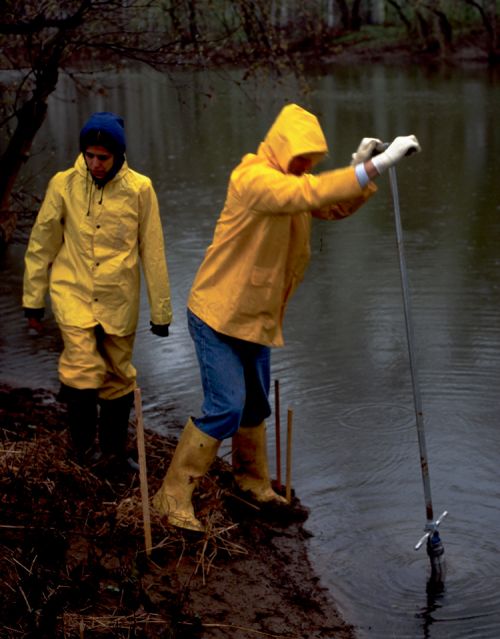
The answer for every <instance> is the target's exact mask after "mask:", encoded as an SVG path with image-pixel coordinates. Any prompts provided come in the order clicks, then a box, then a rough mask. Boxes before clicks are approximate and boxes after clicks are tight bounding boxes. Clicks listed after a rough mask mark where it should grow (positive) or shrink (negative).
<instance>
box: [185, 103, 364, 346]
mask: <svg viewBox="0 0 500 639" xmlns="http://www.w3.org/2000/svg"><path fill="white" fill-rule="evenodd" d="M327 151H328V148H327V144H326V140H325V137H324V135H323V131H322V130H321V127H320V124H319V122H318V120H317V118H316V117H315V116H314V115H312V114H311V113H309V112H307V111H305V110H304V109H302V108H301V107H299V106H297V105H295V104H290V105H288V106H286V107H284V108H283V109H282V111H281V113H280V114H279V115H278V117H277V119H276V121H275V122H274V124H273V125H272V127H271V129H270V130H269V132H268V134H267V135H266V137H265V139H264V141H263V142H262V143H261V144H260V146H259V149H258V151H257V154H247V155H245V156H244V157H243V159H242V161H241V163H240V164H239V165H238V166H237V167H236V169H234V171H233V172H232V174H231V178H230V182H229V187H228V192H227V197H226V202H225V205H224V208H223V210H222V213H221V214H220V217H219V219H218V221H217V225H216V228H215V233H214V237H213V241H212V244H211V245H210V246H209V247H208V249H207V252H206V254H205V257H204V260H203V262H202V264H201V266H200V268H199V270H198V273H197V275H196V277H195V280H194V283H193V286H192V289H191V293H190V296H189V299H188V307H189V309H190V310H191V311H192V312H193V313H194V314H195V315H197V316H198V317H199V318H200V319H202V320H203V321H204V322H205V323H206V324H208V325H209V326H211V327H212V328H213V329H215V330H216V331H219V332H221V333H224V334H226V335H230V336H233V337H237V338H240V339H243V340H247V341H250V342H256V343H258V344H264V345H267V346H282V345H283V334H282V323H283V316H284V312H285V307H286V304H287V302H288V300H289V299H290V296H291V295H292V293H293V292H294V290H295V289H296V287H297V285H298V284H299V283H300V281H301V280H302V278H303V275H304V272H305V270H306V267H307V265H308V262H309V259H310V233H311V219H312V216H315V217H320V218H323V219H341V218H343V217H346V216H348V215H351V214H352V213H354V212H355V211H356V210H357V209H358V208H359V207H360V206H361V205H362V204H363V203H364V202H365V201H366V200H367V199H368V198H369V197H370V196H371V195H372V194H373V193H374V192H375V191H376V186H375V185H374V184H373V183H372V182H370V183H369V184H368V186H367V187H365V188H364V189H362V188H361V187H360V185H359V182H358V179H357V177H356V174H355V170H354V167H348V168H344V169H338V170H332V171H325V172H323V173H320V174H319V175H311V174H304V175H302V176H300V177H297V176H295V175H292V174H289V173H288V167H289V163H290V161H291V160H292V158H293V157H295V156H298V155H304V154H314V158H315V160H316V161H319V160H320V159H322V158H323V157H324V155H325V154H326V153H327Z"/></svg>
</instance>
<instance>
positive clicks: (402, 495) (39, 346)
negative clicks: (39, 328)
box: [0, 65, 500, 639]
mask: <svg viewBox="0 0 500 639" xmlns="http://www.w3.org/2000/svg"><path fill="white" fill-rule="evenodd" d="M83 80H84V82H85V83H86V84H87V85H88V86H87V88H86V90H85V91H84V92H83V93H82V94H80V93H78V92H77V90H76V88H75V87H74V86H73V85H72V84H70V83H69V82H68V81H66V80H64V79H63V80H62V81H61V83H60V88H59V90H58V92H57V93H56V94H55V95H54V96H52V98H51V100H50V111H49V117H48V119H47V121H46V123H45V125H44V128H43V130H42V131H41V132H40V135H39V137H38V138H37V140H36V144H35V147H34V155H33V158H32V159H31V160H30V162H29V163H28V164H27V167H26V170H25V174H24V175H23V178H22V182H23V186H24V188H25V189H26V190H28V191H30V192H38V193H39V194H42V193H43V189H44V188H45V185H46V182H47V180H48V178H49V177H50V176H51V175H52V174H53V173H54V172H55V171H56V170H59V169H63V168H66V167H67V166H68V165H69V164H71V163H72V162H73V160H74V157H75V155H76V153H77V133H78V131H79V128H80V126H81V124H82V123H83V121H84V120H85V119H86V118H87V117H88V115H89V114H90V113H91V112H92V111H97V110H114V111H117V112H119V113H121V114H122V115H123V116H124V118H125V120H126V125H127V134H128V158H129V162H130V164H131V165H132V166H133V167H134V168H136V169H137V170H139V171H141V172H144V173H146V174H148V175H150V176H151V178H152V179H153V182H154V185H155V187H156V190H157V192H158V196H159V200H160V205H161V209H162V216H163V221H164V229H165V236H166V244H167V255H168V260H169V268H170V276H171V282H172V292H173V303H174V313H175V322H174V324H173V326H172V332H171V337H169V338H168V339H166V340H161V339H159V338H156V337H154V336H152V335H151V334H150V333H149V331H148V323H149V317H148V314H147V304H146V301H145V299H144V300H143V309H142V319H141V325H140V329H139V332H138V337H137V342H136V356H135V363H136V366H137V367H138V370H139V384H140V386H141V389H142V394H143V400H144V413H145V421H146V425H147V426H148V427H150V428H153V429H156V430H158V431H159V432H167V430H168V427H167V425H166V422H167V421H168V422H169V423H171V424H172V423H173V424H176V425H177V426H175V427H173V426H170V429H171V430H170V432H171V433H173V434H178V432H179V428H180V426H181V425H182V424H183V423H184V421H185V419H186V417H187V415H188V414H190V413H196V412H197V411H198V410H199V405H200V400H201V394H200V390H199V380H198V371H197V367H196V361H195V358H194V351H193V347H192V344H191V342H190V338H189V336H188V333H187V328H186V323H185V301H186V298H187V295H188V291H189V286H190V284H191V281H192V279H193V276H194V273H195V271H196V269H197V267H198V265H199V262H200V260H201V258H202V256H203V253H204V250H205V248H206V246H207V245H208V243H209V241H210V238H211V234H212V230H213V226H214V223H215V220H216V218H217V215H218V212H219V210H220V208H221V205H222V203H223V199H224V194H225V187H226V183H227V179H228V175H229V172H230V170H231V168H232V167H233V166H234V165H235V164H236V163H237V162H238V160H239V158H240V157H241V156H242V155H243V154H244V153H246V152H248V151H254V150H255V149H256V147H257V145H258V143H259V141H260V140H261V138H262V136H263V135H264V133H265V132H266V130H267V128H268V127H269V125H270V124H271V122H272V120H273V118H274V116H275V115H276V113H277V112H278V111H279V109H280V108H281V106H282V105H283V104H284V103H285V102H286V101H296V102H299V103H301V104H302V105H304V106H305V107H307V108H310V109H312V110H314V111H315V112H316V113H317V114H318V115H319V117H320V119H321V122H322V124H323V127H324V130H325V133H326V136H327V139H328V140H329V143H330V157H329V158H328V160H327V161H325V162H324V164H323V166H324V168H331V167H335V166H342V165H344V164H347V163H348V161H349V159H350V154H351V153H352V152H353V151H354V150H355V148H356V146H357V144H358V142H359V140H360V138H361V137H363V136H372V135H375V136H377V137H380V138H383V139H384V140H390V139H392V138H393V137H394V136H396V135H399V134H408V133H415V134H416V135H417V136H418V138H419V140H420V142H421V145H422V148H423V152H422V153H421V154H420V155H418V156H414V157H412V158H409V159H407V160H405V161H404V162H403V163H402V164H401V165H399V166H398V169H397V174H398V184H399V196H400V204H401V215H402V222H403V229H404V240H405V251H406V259H407V264H408V272H409V280H410V295H411V302H412V319H413V323H414V327H415V347H416V360H417V374H418V384H419V389H420V392H421V395H422V405H423V415H424V424H425V430H426V437H427V449H428V458H429V459H428V461H429V467H430V479H431V486H432V496H433V501H434V510H435V515H436V516H438V515H439V514H440V513H441V512H442V511H443V510H445V509H446V510H448V511H449V515H448V517H447V518H446V519H445V520H444V522H443V523H442V525H441V536H442V540H443V544H444V548H445V557H446V566H447V572H446V578H445V588H444V591H443V592H442V593H439V594H432V593H428V592H427V588H426V586H427V581H428V578H429V567H430V564H429V561H428V558H427V556H426V553H425V547H424V548H421V549H420V550H419V551H415V550H414V545H415V543H416V542H417V541H418V539H419V538H420V537H421V535H422V534H423V528H424V525H425V521H426V520H425V507H424V495H423V488H422V481H421V474H420V461H419V453H418V443H417V434H416V426H415V415H414V409H413V394H412V387H411V378H410V369H409V363H408V351H407V341H406V333H405V326H404V316H403V306H402V295H401V285H400V278H399V266H398V257H397V247H396V241H395V232H394V215H393V205H392V199H391V194H390V189H389V182H388V179H387V177H386V176H383V177H382V178H381V179H379V181H378V185H379V192H378V194H377V195H376V196H375V198H373V199H372V200H371V201H370V202H369V203H368V204H367V205H366V206H365V207H364V208H363V209H362V210H360V211H359V212H358V213H357V214H356V215H355V216H353V217H352V218H349V219H346V220H343V221H341V222H335V223H328V222H320V221H315V225H314V231H313V237H312V252H313V258H312V262H311V266H310V268H309V270H308V273H307V275H306V279H305V282H304V283H303V284H302V286H301V288H299V291H298V292H297V294H296V296H295V298H294V299H293V300H292V302H291V304H290V307H289V310H288V314H287V318H286V324H285V339H286V346H285V348H283V349H278V350H276V351H274V352H273V378H274V379H275V380H279V384H280V390H281V393H280V400H281V413H282V421H283V422H285V421H286V412H287V410H288V409H290V410H291V411H293V432H294V436H293V469H292V479H293V485H294V488H295V490H296V491H297V494H298V496H299V497H300V498H301V500H302V501H303V503H304V504H305V505H307V506H308V507H309V508H310V510H311V514H310V517H309V520H308V522H307V527H308V529H309V530H310V531H311V532H312V533H313V537H312V538H311V542H310V553H311V558H312V561H313V563H314V565H315V567H316V570H317V571H318V573H319V574H320V576H321V579H322V582H323V584H324V585H325V586H326V587H327V588H328V589H329V590H330V591H331V593H332V595H333V596H334V598H335V599H336V601H337V603H338V605H339V608H340V611H341V612H342V614H343V615H344V617H345V618H346V620H347V621H348V622H350V623H351V624H353V625H354V626H355V627H356V630H357V633H358V635H359V637H360V638H364V637H370V638H377V639H387V638H390V637H394V638H397V639H406V638H408V639H417V638H420V637H424V638H432V639H443V638H445V637H446V638H448V637H449V638H453V639H473V638H476V637H477V638H480V639H497V637H498V636H500V601H499V594H498V593H499V592H500V565H499V564H500V560H499V556H500V534H499V527H500V526H499V524H500V514H499V502H498V501H497V500H498V499H499V498H500V488H499V485H500V484H499V453H500V428H499V423H498V421H499V415H500V410H499V409H500V398H499V388H500V320H499V308H500V180H499V179H498V170H497V167H498V152H499V151H500V127H499V126H498V108H499V107H498V105H499V104H500V84H499V78H498V76H497V77H495V76H494V75H492V74H491V73H489V72H487V71H483V70H481V69H468V70H465V69H464V70H461V69H454V70H452V71H450V70H439V69H436V70H432V71H429V70H427V71H426V70H422V69H419V68H413V69H409V70H404V71H403V70H400V69H397V68H387V67H383V66H376V65H371V66H368V65H363V66H362V67H361V68H356V69H350V68H341V69H334V68H332V69H330V70H329V72H328V73H324V74H321V75H314V76H311V77H309V78H308V81H309V84H310V87H309V88H310V90H309V92H308V93H307V94H305V95H304V94H301V93H300V87H299V83H297V82H295V80H294V79H293V78H282V79H281V81H280V82H279V83H274V82H269V81H268V80H266V79H263V78H261V79H260V80H259V82H252V81H245V82H243V81H242V78H241V76H239V75H238V74H232V75H224V74H217V75H210V74H206V73H205V74H204V73H200V74H188V73H182V74H181V73H179V74H176V75H174V76H173V77H171V78H167V77H166V76H160V75H157V74H153V73H147V74H145V73H136V72H127V73H122V74H121V75H120V76H119V77H110V76H106V77H105V78H104V77H99V76H95V77H93V78H91V80H89V79H88V78H85V79H83ZM22 242H23V234H22V233H18V234H17V236H16V241H15V242H14V243H12V245H11V246H10V247H9V248H8V251H7V254H6V255H5V256H3V257H2V259H1V262H0V268H1V282H0V290H1V299H0V312H1V314H2V318H3V321H2V331H1V334H0V357H1V360H0V379H2V380H3V381H9V382H12V383H14V384H17V385H31V386H37V387H38V386H43V387H46V388H50V389H54V390H56V389H57V386H58V384H57V376H56V362H57V355H58V352H59V348H60V341H59V336H58V331H57V328H56V326H55V324H54V322H53V320H52V318H51V315H50V312H49V313H48V317H47V319H46V322H45V332H44V334H43V335H42V336H40V337H34V336H30V335H28V334H27V331H26V327H25V324H24V321H23V320H22V315H21V311H20V295H21V281H22V270H23V264H22V259H23V254H24V250H25V246H24V244H23V243H22ZM272 400H273V401H274V396H273V397H272ZM166 415H168V420H167V419H166V417H165V416H166ZM269 425H270V427H273V426H274V422H273V419H271V420H270V422H269ZM270 430H271V432H272V428H270ZM283 437H284V435H283ZM270 455H271V460H272V461H273V464H272V466H273V467H274V445H273V439H272V437H271V439H270Z"/></svg>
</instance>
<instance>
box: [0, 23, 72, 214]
mask: <svg viewBox="0 0 500 639" xmlns="http://www.w3.org/2000/svg"><path fill="white" fill-rule="evenodd" d="M64 47H65V40H64V35H63V34H62V33H61V32H59V33H57V34H56V35H55V36H54V37H53V38H52V40H51V41H50V43H48V44H47V46H46V50H48V52H49V55H48V56H47V57H46V56H44V55H43V54H42V55H41V56H40V58H39V60H38V63H37V66H36V68H35V72H34V76H35V78H36V84H35V88H34V90H33V93H32V95H31V97H30V98H29V99H28V100H27V101H26V102H25V103H24V104H23V106H22V107H21V108H20V109H19V110H18V111H17V112H16V114H15V116H16V119H17V125H16V128H15V130H14V133H13V135H12V137H11V138H10V140H9V142H8V144H7V148H6V149H5V151H4V153H3V154H2V156H1V157H0V215H2V216H6V215H7V216H8V213H9V204H10V198H11V194H12V189H13V187H14V184H15V181H16V179H17V177H18V175H19V172H20V171H21V168H22V166H23V164H24V163H25V162H26V160H27V159H28V158H29V154H30V150H31V146H32V144H33V140H34V138H35V135H36V134H37V133H38V130H39V129H40V127H41V126H42V124H43V121H44V120H45V116H46V114H47V100H48V98H49V96H50V94H51V93H52V92H53V91H54V90H55V88H56V86H57V81H58V78H59V66H60V64H61V58H62V54H63V51H64Z"/></svg>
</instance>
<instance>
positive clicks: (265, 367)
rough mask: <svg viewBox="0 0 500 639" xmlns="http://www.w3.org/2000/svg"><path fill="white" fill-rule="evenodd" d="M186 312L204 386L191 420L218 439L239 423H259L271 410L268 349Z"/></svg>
mask: <svg viewBox="0 0 500 639" xmlns="http://www.w3.org/2000/svg"><path fill="white" fill-rule="evenodd" d="M187 316H188V328H189V333H190V335H191V337H192V339H193V341H194V345H195V348H196V355H197V357H198V364H199V366H200V373H201V383H202V386H203V405H202V416H201V417H197V418H195V419H193V421H194V423H195V424H196V426H198V428H199V429H200V430H202V431H203V432H204V433H206V434H207V435H210V436H211V437H214V438H215V439H219V440H222V439H227V438H228V437H232V436H233V435H234V434H235V433H236V431H237V430H238V428H239V427H240V425H243V426H258V425H259V424H261V423H262V421H263V420H264V419H265V418H266V417H269V415H270V414H271V406H270V405H269V386H270V379H271V349H270V348H269V347H268V346H262V345H261V344H254V343H253V342H247V341H245V340H241V339H237V338H235V337H229V336H228V335H223V334H222V333H218V332H217V331H214V330H213V329H212V328H210V326H208V325H207V324H205V322H203V321H202V320H201V319H200V318H199V317H197V316H196V315H194V313H192V312H191V311H190V310H189V309H188V311H187Z"/></svg>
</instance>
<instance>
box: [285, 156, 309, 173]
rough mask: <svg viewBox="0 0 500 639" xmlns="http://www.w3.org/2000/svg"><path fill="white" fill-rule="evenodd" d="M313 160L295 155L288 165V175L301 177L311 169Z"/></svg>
mask: <svg viewBox="0 0 500 639" xmlns="http://www.w3.org/2000/svg"><path fill="white" fill-rule="evenodd" d="M312 165H313V159H312V157H310V156H307V155H296V156H295V157H294V158H292V159H291V161H290V164H289V165H288V173H291V174H292V175H297V176H300V175H303V174H304V173H307V172H308V171H310V170H311V169H312Z"/></svg>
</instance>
